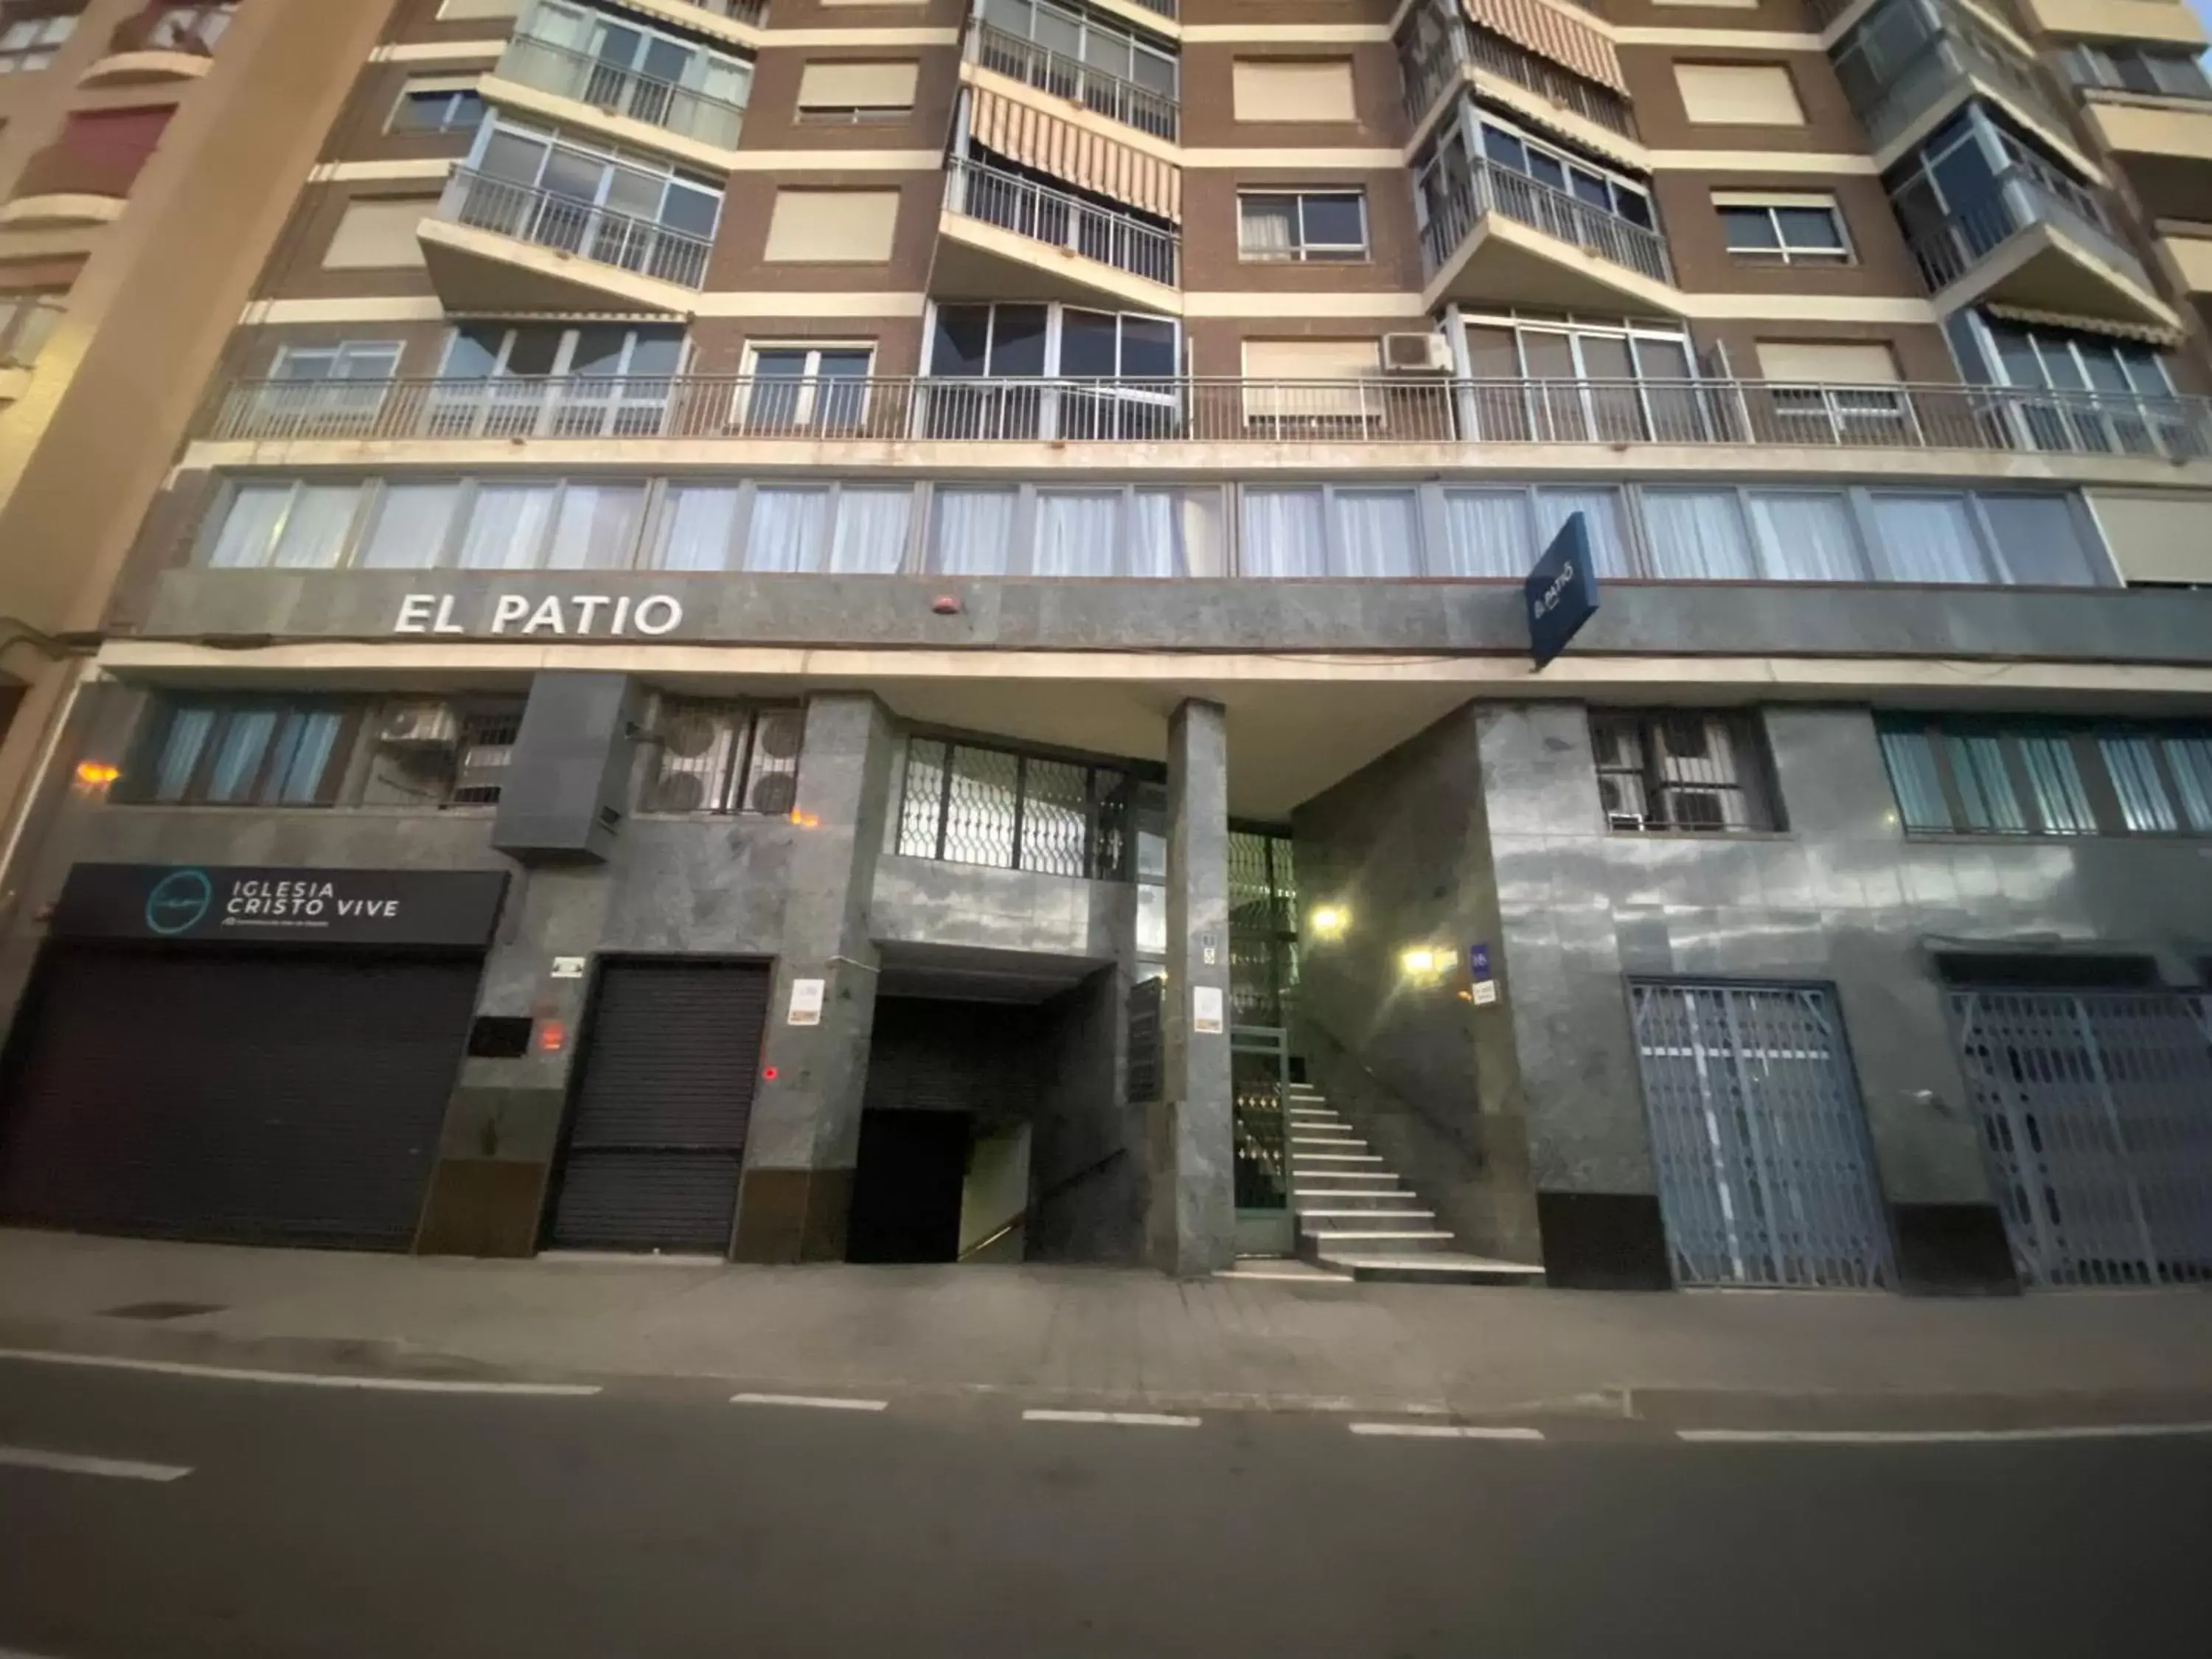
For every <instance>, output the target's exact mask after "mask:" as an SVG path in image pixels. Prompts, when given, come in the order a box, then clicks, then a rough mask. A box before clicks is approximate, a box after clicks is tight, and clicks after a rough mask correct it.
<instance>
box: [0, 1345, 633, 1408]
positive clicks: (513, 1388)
mask: <svg viewBox="0 0 2212 1659" xmlns="http://www.w3.org/2000/svg"><path fill="white" fill-rule="evenodd" d="M4 1359H20V1360H23V1361H25V1362H27V1363H29V1364H38V1365H91V1366H96V1367H99V1368H100V1369H103V1370H117V1371H148V1372H151V1373H152V1374H153V1375H155V1376H198V1377H206V1378H210V1379H211V1380H213V1381H215V1382H218V1383H289V1385H290V1386H292V1387H294V1388H299V1389H385V1390H387V1391H389V1392H391V1393H393V1394H513V1395H552V1396H560V1397H574V1398H580V1397H582V1396H584V1395H594V1394H597V1393H599V1384H598V1383H466V1382H459V1381H448V1380H447V1379H444V1378H441V1377H428V1376H326V1375H324V1374H322V1373H320V1372H316V1371H255V1370H240V1369H238V1368H236V1367H234V1366H230V1365H188V1364H185V1363H184V1362H183V1361H181V1360H174V1359H125V1358H120V1357H119V1356H117V1355H114V1354H104V1353H49V1352H46V1351H45V1350H43V1349H40V1348H0V1360H4Z"/></svg>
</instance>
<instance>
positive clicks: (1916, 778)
mask: <svg viewBox="0 0 2212 1659" xmlns="http://www.w3.org/2000/svg"><path fill="white" fill-rule="evenodd" d="M1879 732H1880V736H1881V752H1882V759H1883V762H1884V763H1885V764H1886V765H1887V768H1888V770H1889V781H1890V787H1891V789H1892V790H1893V793H1895V795H1896V797H1897V805H1898V813H1899V819H1900V821H1901V822H1902V823H1903V824H1904V826H1905V829H1906V830H1907V831H1908V832H1920V833H1936V834H1942V833H1959V834H1970V835H1993V836H2097V835H2104V836H2118V835H2197V836H2202V835H2212V726H2203V725H2197V724H2183V723H2179V722H2173V723H2156V724H2154V723H2149V722H2132V721H2055V720H1972V719H1966V718H1955V717H1933V716H1927V715H1918V714H1900V715H1885V716H1884V717H1882V719H1881V721H1880V724H1879Z"/></svg>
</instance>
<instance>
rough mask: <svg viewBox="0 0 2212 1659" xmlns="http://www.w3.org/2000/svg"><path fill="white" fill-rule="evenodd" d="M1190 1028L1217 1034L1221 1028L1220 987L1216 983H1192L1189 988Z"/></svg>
mask: <svg viewBox="0 0 2212 1659" xmlns="http://www.w3.org/2000/svg"><path fill="white" fill-rule="evenodd" d="M1190 1029H1191V1030H1194V1031H1198V1032H1201V1033H1205V1034H1207V1035H1215V1036H1218V1034H1219V1033H1220V1030H1221V987H1219V986H1218V985H1194V986H1192V987H1190Z"/></svg>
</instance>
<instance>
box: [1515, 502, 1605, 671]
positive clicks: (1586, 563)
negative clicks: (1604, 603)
mask: <svg viewBox="0 0 2212 1659" xmlns="http://www.w3.org/2000/svg"><path fill="white" fill-rule="evenodd" d="M1522 591H1523V592H1524V594H1525V595H1526V598H1527V600H1528V649H1529V651H1530V652H1531V653H1532V654H1534V657H1535V659H1536V666H1537V667H1539V668H1541V667H1542V666H1543V665H1545V664H1546V663H1547V662H1549V661H1551V660H1552V659H1553V658H1554V657H1556V656H1558V655H1559V653H1560V652H1562V651H1564V650H1565V649H1566V648H1567V641H1569V640H1571V639H1572V638H1574V636H1575V635H1576V633H1577V631H1579V630H1580V629H1581V628H1582V625H1583V623H1586V622H1588V621H1589V619H1590V618H1591V617H1594V616H1595V615H1596V614H1597V565H1596V563H1595V561H1594V560H1592V559H1591V557H1590V546H1589V526H1587V525H1586V524H1585V523H1584V522H1583V515H1582V514H1581V513H1569V514H1568V515H1567V521H1566V522H1565V524H1563V525H1561V526H1559V534H1558V535H1556V536H1554V537H1553V538H1552V544H1551V545H1550V546H1549V547H1547V548H1546V549H1545V550H1544V556H1543V557H1542V558H1541V559H1539V560H1537V561H1536V568H1534V570H1532V571H1530V572H1529V573H1528V584H1527V586H1526V587H1525V588H1524V589H1523V590H1522Z"/></svg>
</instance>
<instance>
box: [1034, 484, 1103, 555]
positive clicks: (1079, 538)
mask: <svg viewBox="0 0 2212 1659" xmlns="http://www.w3.org/2000/svg"><path fill="white" fill-rule="evenodd" d="M1120 520H1121V491H1120V490H1118V489H1116V490H1111V491H1108V492H1106V493H1104V494H1095V493H1093V494H1082V495H1077V494H1071V493H1069V492H1066V491H1063V490H1040V491H1039V492H1038V493H1037V527H1036V560H1035V562H1034V563H1033V564H1032V565H1031V566H1030V569H1031V571H1032V572H1033V573H1034V574H1037V575H1040V576H1111V575H1115V574H1118V573H1117V572H1116V571H1115V568H1114V567H1115V556H1114V555H1115V548H1116V547H1117V546H1118V545H1119V544H1120V541H1121V536H1120V534H1119V531H1120Z"/></svg>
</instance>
